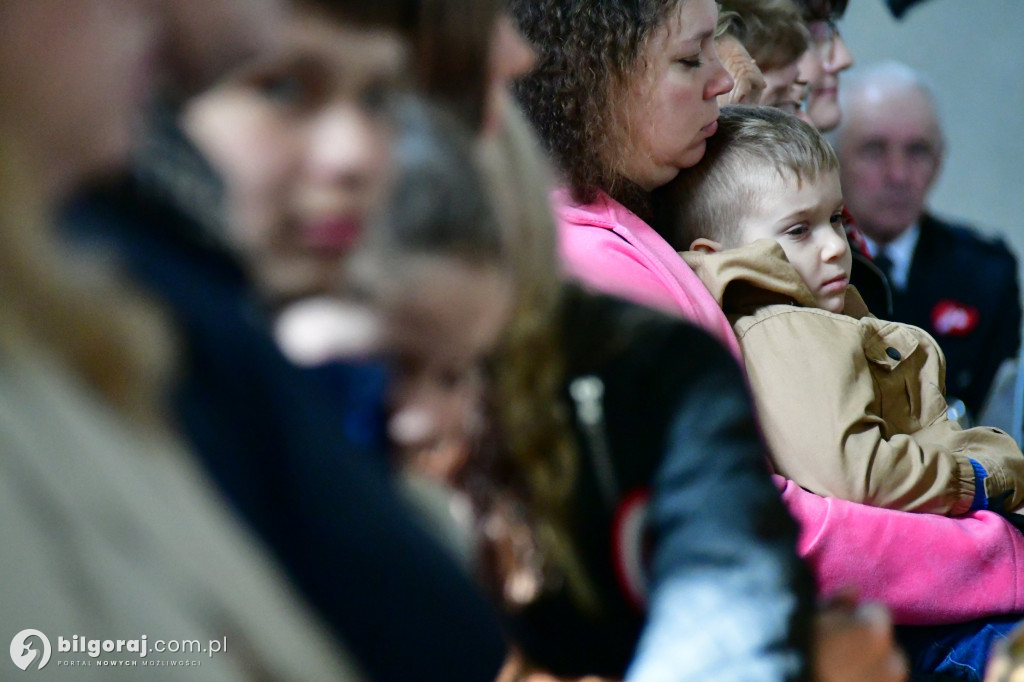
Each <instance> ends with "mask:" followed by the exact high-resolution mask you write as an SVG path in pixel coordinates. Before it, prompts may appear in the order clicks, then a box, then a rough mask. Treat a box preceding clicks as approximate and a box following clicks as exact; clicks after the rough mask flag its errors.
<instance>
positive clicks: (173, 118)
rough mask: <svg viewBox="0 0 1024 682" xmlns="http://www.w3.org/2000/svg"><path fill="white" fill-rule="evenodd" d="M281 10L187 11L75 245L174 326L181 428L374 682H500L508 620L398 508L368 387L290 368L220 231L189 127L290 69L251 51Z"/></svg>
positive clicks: (185, 5)
mask: <svg viewBox="0 0 1024 682" xmlns="http://www.w3.org/2000/svg"><path fill="white" fill-rule="evenodd" d="M271 4H276V3H271V2H270V0H218V1H217V2H211V1H210V0H181V2H180V3H179V4H178V5H176V7H179V8H180V10H181V12H182V17H181V19H182V21H181V23H180V25H181V26H182V29H183V33H182V35H181V36H180V38H181V39H180V40H174V41H172V43H171V45H170V47H171V48H177V50H180V51H181V52H182V54H181V55H176V56H178V57H181V58H180V59H175V60H172V61H171V64H172V65H173V66H174V67H175V68H174V73H172V74H170V75H171V76H172V77H173V78H172V79H171V81H172V82H171V85H170V87H169V88H168V89H167V90H166V91H165V93H164V94H165V96H166V101H164V102H163V103H162V104H161V106H159V107H158V108H157V112H156V113H155V115H154V117H153V121H152V129H151V130H150V131H149V133H148V136H147V139H146V142H145V144H143V145H141V148H140V150H139V151H138V153H137V157H136V160H135V164H134V168H133V172H132V174H131V175H130V176H126V177H122V178H117V179H114V180H112V181H111V182H108V183H106V184H105V185H104V186H103V187H101V188H97V189H95V190H94V191H92V192H91V193H89V194H88V195H86V196H83V197H81V198H80V199H79V200H78V201H77V202H75V203H74V204H72V205H71V206H69V207H68V209H67V213H66V219H65V228H66V230H65V231H66V233H67V234H68V235H70V236H71V237H72V238H74V240H75V241H76V242H77V243H79V244H88V245H89V246H90V247H93V248H100V249H103V250H106V251H109V252H111V253H112V254H113V255H114V256H115V257H117V258H118V259H119V260H120V261H121V263H122V264H123V266H124V267H125V269H126V270H127V272H128V274H129V275H130V276H131V277H133V278H134V280H135V281H136V282H137V283H138V284H140V285H141V286H142V287H143V288H144V289H145V290H146V291H147V293H149V294H151V295H152V296H153V298H155V299H157V300H158V301H159V302H160V303H162V304H163V305H164V306H165V307H166V309H167V310H168V311H169V312H170V314H171V316H172V317H173V321H174V322H175V327H176V329H175V331H176V332H177V333H178V335H179V336H180V337H181V341H182V345H183V347H184V351H185V352H184V354H183V355H184V360H183V366H182V368H181V376H180V380H179V381H178V384H177V386H176V390H175V391H174V393H173V395H172V396H171V399H172V401H173V407H174V410H175V417H176V421H177V426H178V427H179V428H180V431H181V433H182V434H183V435H184V436H185V437H186V439H187V440H188V441H189V442H190V444H191V445H192V446H193V449H194V451H195V452H196V454H197V455H199V457H200V459H201V460H202V463H203V464H204V466H205V467H206V469H207V470H208V472H209V473H210V475H211V477H212V478H213V479H214V480H215V482H216V483H217V484H218V486H219V487H220V489H221V492H222V493H223V494H224V496H225V497H226V498H227V499H228V500H229V501H230V503H231V505H232V506H233V507H234V509H235V511H237V512H238V513H239V514H240V515H241V517H242V518H243V519H244V520H245V521H246V522H248V524H249V525H250V526H251V527H252V529H253V530H254V531H255V532H256V533H257V534H258V535H259V536H260V538H261V539H262V540H263V542H264V543H265V544H266V545H267V547H268V548H269V549H270V550H271V551H272V552H273V553H274V554H275V555H276V558H277V559H278V560H279V561H280V563H281V565H282V566H283V567H284V568H285V570H286V571H287V573H288V575H289V577H290V578H291V579H292V580H293V582H294V584H295V585H296V586H297V587H298V588H299V590H300V592H301V593H302V595H303V596H304V597H305V598H306V599H307V600H308V602H309V603H310V605H311V606H312V607H313V608H314V609H315V610H316V611H317V612H318V614H319V615H320V616H321V618H322V619H323V621H324V622H325V623H326V624H327V625H328V626H330V627H331V629H332V630H333V632H334V634H336V635H337V636H338V637H339V638H340V639H341V640H342V641H343V642H345V644H346V645H348V647H349V649H350V651H351V652H352V654H353V655H354V657H355V658H356V659H357V660H358V662H359V663H360V664H361V667H362V669H363V670H364V671H365V672H366V674H367V677H368V678H370V679H373V680H380V681H384V680H393V681H396V682H405V681H407V680H413V679H415V680H437V681H438V682H441V681H442V680H443V681H444V682H450V681H453V680H465V681H466V682H472V681H476V680H491V679H493V678H494V677H496V676H497V674H498V670H499V668H500V667H501V664H502V662H503V660H504V657H505V653H506V649H505V642H504V639H503V637H502V634H501V631H500V628H499V625H498V622H497V619H496V617H495V616H494V614H493V613H492V611H491V609H490V607H489V605H488V604H487V603H486V600H485V599H484V598H483V597H482V596H480V595H479V594H478V593H477V592H476V590H475V588H474V586H473V584H472V583H471V581H470V579H469V577H468V576H467V575H466V574H465V573H464V572H463V571H462V570H461V569H460V567H459V566H457V565H456V563H455V560H454V559H453V558H452V557H450V556H449V555H448V554H447V553H446V552H445V551H444V550H443V549H441V548H440V547H439V546H437V545H436V544H435V542H434V541H433V539H432V538H431V537H430V536H429V535H428V534H427V532H426V531H425V530H423V529H421V528H420V527H419V525H418V523H417V521H416V520H415V519H413V518H412V517H411V515H410V514H409V512H408V510H407V509H406V507H405V505H404V504H403V503H402V502H401V501H400V500H399V499H398V497H397V494H396V492H395V491H394V490H393V489H392V486H391V481H390V471H389V470H388V468H387V463H386V461H385V459H384V458H383V457H382V456H381V453H379V452H376V451H375V450H374V448H373V445H374V444H373V443H372V442H367V441H368V439H366V438H362V439H360V438H359V437H358V434H354V433H353V430H352V428H350V427H351V424H352V421H353V420H352V419H350V417H351V415H352V414H353V412H357V411H359V410H362V409H363V408H365V407H366V403H367V401H369V400H373V399H374V398H373V395H372V394H373V391H372V390H369V391H368V390H367V388H368V386H367V382H368V381H370V378H368V377H367V375H366V374H365V373H362V372H360V368H359V367H358V366H356V365H353V366H351V367H348V368H339V369H341V370H347V374H345V373H344V372H343V373H342V375H339V376H337V377H336V380H337V384H336V385H335V386H334V387H332V388H330V389H328V388H327V387H326V386H325V385H324V384H323V382H322V381H318V377H314V376H312V375H310V374H309V373H308V372H304V371H303V370H302V369H300V368H298V367H296V366H294V365H293V364H291V363H290V362H289V361H288V360H287V359H286V358H285V357H284V355H282V353H281V351H280V350H279V348H278V346H277V344H276V342H275V340H274V338H273V336H272V334H271V328H270V324H269V315H268V310H267V307H266V305H265V303H264V302H263V301H262V300H261V296H260V294H259V292H258V290H257V287H256V284H255V283H254V280H253V278H252V276H251V273H250V272H248V271H247V269H246V268H245V266H244V264H243V262H242V261H241V260H240V259H239V257H238V255H237V254H236V253H235V252H233V251H232V249H230V248H228V247H227V245H226V243H225V242H224V241H223V235H222V234H220V233H219V232H218V230H217V229H216V227H217V226H218V225H219V222H220V221H219V212H220V192H219V186H218V181H217V180H216V178H215V177H214V175H213V173H212V172H211V170H210V168H209V167H208V166H207V165H206V162H205V160H204V159H203V158H202V157H201V156H200V154H199V153H198V152H197V151H196V150H195V148H194V147H192V145H191V144H190V143H189V141H188V140H187V139H185V137H184V135H183V134H182V132H181V130H180V129H179V127H178V121H177V119H178V115H179V113H180V111H181V107H182V104H183V102H184V101H185V100H187V99H188V98H189V97H191V96H193V95H195V94H196V93H197V92H198V91H199V89H201V88H204V87H207V86H209V85H210V84H211V83H212V81H213V80H214V79H215V78H217V77H219V76H221V75H223V73H224V70H225V69H226V68H227V67H230V66H234V65H236V64H238V63H239V61H238V60H242V61H244V58H245V57H246V56H247V55H250V54H253V53H254V52H256V51H258V50H261V49H266V50H267V51H268V52H269V53H270V54H280V53H279V52H278V53H275V52H272V50H273V49H274V46H273V45H266V44H265V42H264V43H260V42H257V41H253V40H251V38H253V37H259V36H260V35H267V36H268V37H272V36H275V35H276V36H277V37H278V39H279V40H280V38H281V36H282V35H287V34H286V33H284V32H283V27H280V26H278V27H277V28H276V29H274V28H270V29H268V30H267V31H266V32H265V33H264V34H260V32H258V31H256V30H255V29H254V28H253V27H250V26H249V21H248V19H249V18H252V17H257V16H264V17H265V18H267V17H269V14H262V13H261V10H263V9H264V8H265V7H266V6H268V5H271ZM338 4H339V5H341V4H344V3H338ZM243 6H251V7H243ZM371 9H372V8H371ZM243 10H244V11H243ZM382 11H383V9H382ZM236 14H237V15H238V16H237V17H236V16H235V15H236ZM235 19H238V21H235ZM243 19H246V21H242V20H243ZM200 29H201V30H200ZM275 31H277V32H275ZM211 32H213V33H217V34H218V35H217V37H216V39H215V40H214V39H212V38H211V36H210V33H211ZM235 33H239V34H240V35H238V36H236V35H235ZM185 38H189V39H188V40H185ZM193 38H195V39H197V40H198V39H202V40H200V43H201V44H200V45H197V44H196V40H193ZM206 38H211V41H207V40H205V39H206ZM242 38H244V40H241V39H242ZM236 39H239V40H236ZM208 43H210V44H214V45H219V46H220V48H221V49H214V50H212V51H211V52H212V53H214V54H215V55H216V56H217V58H218V59H217V60H216V61H214V60H213V59H210V60H205V59H201V58H199V57H201V56H202V54H203V51H202V50H200V49H199V48H200V47H201V46H202V45H205V44H208ZM237 43H241V44H237ZM236 44H237V47H238V48H239V49H237V50H235V49H234V47H236ZM278 48H280V45H279V46H278ZM177 50H176V51H177ZM197 55H198V57H197ZM225 55H232V57H233V59H230V60H224V59H222V58H223V57H224V56H225ZM185 57H189V58H188V59H186V58H185ZM229 62H230V63H229ZM261 82H262V81H261ZM276 83H277V82H276V81H275V84H276ZM290 84H291V82H290V81H288V82H287V83H286V87H285V92H291V91H290V90H287V86H289V85H290ZM274 92H277V91H276V90H275V91H274ZM339 384H340V385H341V387H342V389H343V390H339ZM369 388H371V389H372V387H369ZM356 421H358V419H357V420H356ZM363 435H365V434H363ZM359 440H362V441H363V442H361V443H360V442H356V441H359ZM361 446H363V447H361ZM365 446H369V447H365Z"/></svg>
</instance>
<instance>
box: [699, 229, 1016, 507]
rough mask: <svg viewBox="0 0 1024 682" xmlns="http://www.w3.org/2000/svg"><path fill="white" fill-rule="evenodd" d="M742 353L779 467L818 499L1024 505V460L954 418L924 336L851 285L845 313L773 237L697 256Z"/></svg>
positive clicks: (1000, 435)
mask: <svg viewBox="0 0 1024 682" xmlns="http://www.w3.org/2000/svg"><path fill="white" fill-rule="evenodd" d="M683 257H684V258H685V259H686V262H687V263H688V264H689V265H690V266H691V267H692V268H693V269H694V271H695V272H696V273H697V275H698V276H699V277H700V278H701V280H702V281H703V282H704V284H705V285H707V287H708V289H710V291H711V293H712V294H713V295H714V296H715V298H716V299H717V300H718V302H719V304H720V305H722V308H723V310H725V312H726V315H727V316H728V317H729V320H730V322H732V324H733V329H734V330H735V332H736V336H737V337H738V339H739V342H740V348H741V349H742V351H743V358H744V363H745V365H746V370H747V376H748V377H749V381H750V388H751V391H752V392H753V395H754V399H755V402H756V404H757V408H758V413H759V417H760V420H761V426H762V428H763V430H764V434H765V438H766V439H767V441H768V445H769V447H770V449H771V451H772V453H774V454H773V460H774V464H775V467H776V470H777V471H778V472H779V473H780V474H782V475H783V476H786V477H788V478H791V479H793V480H794V481H796V482H797V483H798V484H800V485H801V486H803V487H804V488H807V489H808V490H811V491H812V492H815V493H817V494H819V495H825V496H831V497H839V498H843V499H847V500H852V501H854V502H862V503H865V504H870V505H874V506H878V507H887V508H890V509H900V510H904V511H917V512H931V513H936V514H944V515H947V516H957V515H960V514H964V513H966V512H968V511H969V510H970V508H971V505H972V502H973V501H974V498H975V472H974V468H973V467H972V465H971V461H970V460H974V461H976V462H978V463H979V464H980V465H981V466H983V467H984V469H985V471H986V472H987V474H988V477H987V478H986V479H985V493H986V495H987V497H988V498H989V499H992V498H995V497H997V496H998V495H1000V494H1002V493H1004V492H1005V491H1012V492H1011V494H1010V496H1009V498H1008V499H1007V500H1006V502H1005V505H1004V506H1005V508H1006V509H1009V510H1014V509H1017V508H1019V507H1020V506H1021V504H1022V502H1024V455H1022V454H1021V451H1020V449H1019V448H1018V447H1017V445H1016V443H1015V442H1014V441H1013V439H1012V438H1011V437H1010V436H1009V435H1007V434H1006V433H1004V432H1003V431H1000V430H998V429H993V428H987V427H977V428H972V429H967V430H964V429H962V428H961V427H960V425H959V424H957V423H956V422H955V421H950V420H949V419H948V418H947V417H946V401H945V398H944V397H943V396H944V392H945V358H944V357H943V355H942V352H941V351H940V350H939V347H938V345H937V344H936V343H935V340H934V339H932V337H931V336H929V335H928V334H927V333H926V332H925V331H923V330H921V329H919V328H917V327H913V326H910V325H906V324H900V323H896V322H886V321H884V320H879V319H877V318H875V317H873V316H872V315H871V314H870V313H869V312H868V310H867V308H866V307H865V305H864V302H863V301H862V300H861V298H860V295H859V294H858V293H857V291H856V290H855V289H854V288H853V287H850V288H849V289H848V290H847V295H846V309H845V313H844V314H835V313H831V312H828V311H826V310H821V309H819V308H816V307H815V305H816V304H815V300H814V296H813V295H812V294H811V292H810V290H809V289H808V288H807V286H806V285H805V284H804V282H803V280H801V278H800V276H799V275H798V274H797V272H796V270H795V269H794V268H793V266H792V265H790V263H789V261H788V260H786V256H785V254H784V252H783V250H782V247H781V246H779V245H778V244H777V243H775V242H774V241H770V240H762V241H758V242H755V243H753V244H749V245H746V246H743V247H740V248H737V249H730V250H727V251H723V252H720V253H716V254H700V253H694V252H686V253H684V254H683Z"/></svg>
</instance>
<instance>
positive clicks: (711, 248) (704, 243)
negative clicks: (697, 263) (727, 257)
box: [690, 237, 724, 253]
mask: <svg viewBox="0 0 1024 682" xmlns="http://www.w3.org/2000/svg"><path fill="white" fill-rule="evenodd" d="M723 250H724V249H723V248H722V245H721V244H719V243H718V242H716V241H715V240H713V239H705V238H704V237H697V238H696V239H694V240H693V243H692V244H690V251H696V252H697V253H718V252H719V251H723Z"/></svg>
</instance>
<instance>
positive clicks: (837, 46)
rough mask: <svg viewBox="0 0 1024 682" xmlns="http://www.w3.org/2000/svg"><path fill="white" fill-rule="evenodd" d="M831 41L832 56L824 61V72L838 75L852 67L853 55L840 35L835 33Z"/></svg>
mask: <svg viewBox="0 0 1024 682" xmlns="http://www.w3.org/2000/svg"><path fill="white" fill-rule="evenodd" d="M832 40H833V43H832V56H831V58H830V59H828V60H826V61H825V70H826V71H828V72H829V73H839V72H840V71H843V70H845V69H848V68H850V67H851V66H853V55H852V54H851V53H850V48H849V47H847V45H846V41H845V40H843V36H842V35H841V34H839V33H836V35H835V37H834V38H833V39H832Z"/></svg>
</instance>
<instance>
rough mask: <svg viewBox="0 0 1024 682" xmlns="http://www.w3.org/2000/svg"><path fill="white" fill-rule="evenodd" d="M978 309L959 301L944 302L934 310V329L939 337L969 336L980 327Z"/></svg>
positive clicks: (937, 304)
mask: <svg viewBox="0 0 1024 682" xmlns="http://www.w3.org/2000/svg"><path fill="white" fill-rule="evenodd" d="M979 317H980V314H979V313H978V309H977V308H974V307H972V306H969V305H967V304H966V303H960V302H958V301H950V300H948V299H947V300H943V301H939V302H938V303H936V304H935V307H934V308H932V329H934V330H935V333H936V334H938V335H939V336H967V335H968V334H970V333H971V332H972V331H974V328H975V327H977V326H978V319H979Z"/></svg>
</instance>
